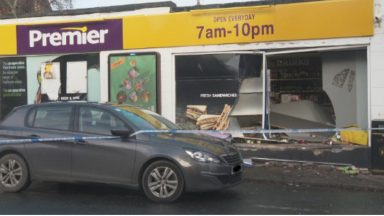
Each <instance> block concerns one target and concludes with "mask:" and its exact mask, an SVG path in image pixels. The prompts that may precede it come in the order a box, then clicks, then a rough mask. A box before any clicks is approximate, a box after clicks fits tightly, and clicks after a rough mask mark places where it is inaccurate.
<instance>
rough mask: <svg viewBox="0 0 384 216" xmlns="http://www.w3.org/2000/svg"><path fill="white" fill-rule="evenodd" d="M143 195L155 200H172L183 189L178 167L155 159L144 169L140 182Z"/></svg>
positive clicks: (176, 197)
mask: <svg viewBox="0 0 384 216" xmlns="http://www.w3.org/2000/svg"><path fill="white" fill-rule="evenodd" d="M141 185H142V188H143V191H144V193H145V195H146V196H147V197H148V198H149V199H151V200H152V201H155V202H172V201H175V200H176V199H178V198H179V197H180V196H181V194H182V193H183V191H184V179H183V175H182V173H181V171H180V169H179V168H178V167H177V166H176V165H175V164H173V163H171V162H168V161H156V162H154V163H152V164H150V165H149V166H148V167H147V168H146V169H145V171H144V174H143V177H142V182H141Z"/></svg>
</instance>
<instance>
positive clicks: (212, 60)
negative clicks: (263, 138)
mask: <svg viewBox="0 0 384 216" xmlns="http://www.w3.org/2000/svg"><path fill="white" fill-rule="evenodd" d="M261 68H262V55H259V54H206V55H190V56H176V123H177V124H178V125H180V126H182V127H183V128H186V129H210V130H211V129H219V130H222V129H227V128H228V127H229V126H230V124H229V122H230V121H231V119H233V120H234V121H235V124H231V125H232V126H234V125H236V124H238V122H237V121H238V119H239V118H241V117H243V116H248V117H249V116H252V117H251V118H252V119H254V120H255V122H257V123H258V124H261V116H262V114H263V113H262V104H263V102H262V101H263V98H262V95H263V83H262V76H261V74H262V73H261ZM236 129H239V128H238V127H237V126H236Z"/></svg>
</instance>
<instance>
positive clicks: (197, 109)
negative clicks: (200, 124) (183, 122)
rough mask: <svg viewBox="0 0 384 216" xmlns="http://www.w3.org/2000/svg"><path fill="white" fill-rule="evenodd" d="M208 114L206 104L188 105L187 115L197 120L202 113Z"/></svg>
mask: <svg viewBox="0 0 384 216" xmlns="http://www.w3.org/2000/svg"><path fill="white" fill-rule="evenodd" d="M203 114H207V106H206V105H187V111H186V114H185V115H186V116H187V118H190V119H192V120H197V119H198V118H199V117H200V116H201V115H203Z"/></svg>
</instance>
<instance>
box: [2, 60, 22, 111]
mask: <svg viewBox="0 0 384 216" xmlns="http://www.w3.org/2000/svg"><path fill="white" fill-rule="evenodd" d="M0 65H1V66H0V74H1V83H0V86H1V99H0V100H1V101H0V104H1V114H0V116H1V118H2V119H3V118H4V117H5V116H6V115H7V114H8V113H9V112H10V111H11V110H12V109H13V108H14V107H16V106H20V105H24V104H27V74H26V58H25V57H15V58H2V59H0Z"/></svg>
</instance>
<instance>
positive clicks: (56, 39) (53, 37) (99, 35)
mask: <svg viewBox="0 0 384 216" xmlns="http://www.w3.org/2000/svg"><path fill="white" fill-rule="evenodd" d="M108 33H109V30H108V29H100V30H90V31H88V28H87V26H83V27H66V28H61V29H60V32H52V33H43V32H41V31H39V30H29V47H30V48H33V47H35V46H38V45H39V46H42V47H46V46H54V47H58V46H65V45H86V44H104V43H105V38H106V35H107V34H108Z"/></svg>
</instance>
